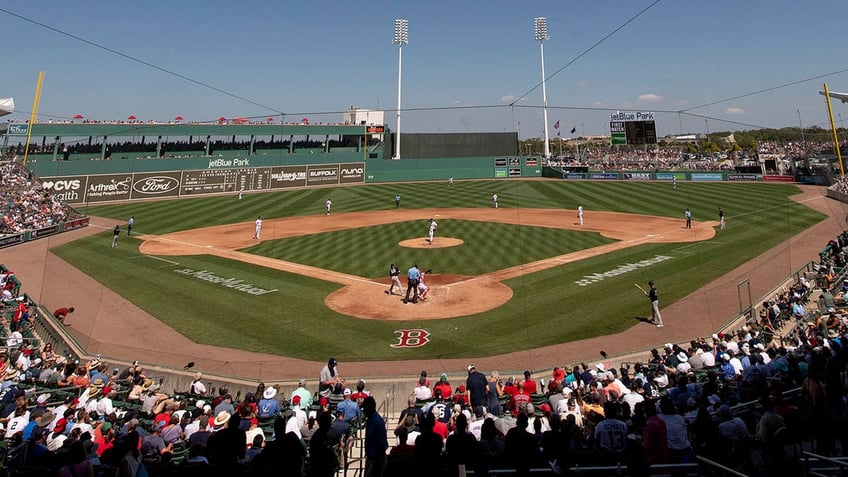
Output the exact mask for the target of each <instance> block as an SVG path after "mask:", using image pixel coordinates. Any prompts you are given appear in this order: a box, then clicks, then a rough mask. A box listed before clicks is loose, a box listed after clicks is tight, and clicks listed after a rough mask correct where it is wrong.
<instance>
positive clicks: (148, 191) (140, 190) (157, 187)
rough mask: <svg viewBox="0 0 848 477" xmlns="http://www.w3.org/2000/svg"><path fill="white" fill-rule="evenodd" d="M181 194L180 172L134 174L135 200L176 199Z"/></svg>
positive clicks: (133, 188)
mask: <svg viewBox="0 0 848 477" xmlns="http://www.w3.org/2000/svg"><path fill="white" fill-rule="evenodd" d="M179 193H180V173H179V172H154V173H148V174H134V175H133V185H132V195H131V198H133V199H148V198H152V197H176V196H178V195H179Z"/></svg>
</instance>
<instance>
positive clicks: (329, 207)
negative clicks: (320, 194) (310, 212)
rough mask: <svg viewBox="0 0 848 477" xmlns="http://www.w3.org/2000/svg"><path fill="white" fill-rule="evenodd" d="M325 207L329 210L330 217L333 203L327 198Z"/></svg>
mask: <svg viewBox="0 0 848 477" xmlns="http://www.w3.org/2000/svg"><path fill="white" fill-rule="evenodd" d="M324 207H326V208H327V215H330V209H331V208H332V207H333V201H332V200H330V198H329V197H327V202H324Z"/></svg>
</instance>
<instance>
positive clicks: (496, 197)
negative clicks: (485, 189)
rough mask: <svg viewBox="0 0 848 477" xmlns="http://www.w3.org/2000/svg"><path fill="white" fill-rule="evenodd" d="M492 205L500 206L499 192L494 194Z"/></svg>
mask: <svg viewBox="0 0 848 477" xmlns="http://www.w3.org/2000/svg"><path fill="white" fill-rule="evenodd" d="M492 207H494V208H496V209H497V208H498V194H492Z"/></svg>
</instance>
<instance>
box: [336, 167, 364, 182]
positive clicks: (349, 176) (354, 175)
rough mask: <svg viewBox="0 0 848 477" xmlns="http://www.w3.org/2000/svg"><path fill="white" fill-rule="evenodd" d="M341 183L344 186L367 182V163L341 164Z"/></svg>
mask: <svg viewBox="0 0 848 477" xmlns="http://www.w3.org/2000/svg"><path fill="white" fill-rule="evenodd" d="M339 182H340V183H342V184H353V183H359V182H365V163H364V162H352V163H350V164H339Z"/></svg>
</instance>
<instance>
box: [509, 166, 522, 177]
mask: <svg viewBox="0 0 848 477" xmlns="http://www.w3.org/2000/svg"><path fill="white" fill-rule="evenodd" d="M509 177H521V168H520V167H510V168H509Z"/></svg>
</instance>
